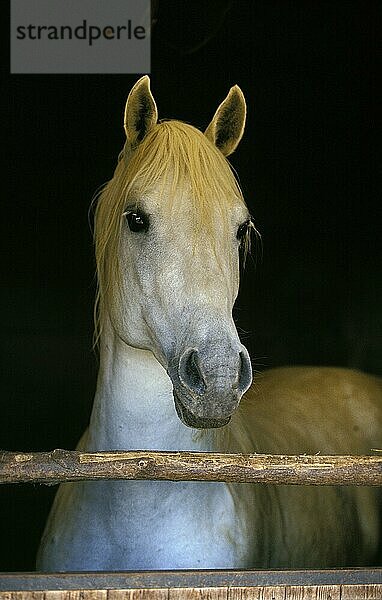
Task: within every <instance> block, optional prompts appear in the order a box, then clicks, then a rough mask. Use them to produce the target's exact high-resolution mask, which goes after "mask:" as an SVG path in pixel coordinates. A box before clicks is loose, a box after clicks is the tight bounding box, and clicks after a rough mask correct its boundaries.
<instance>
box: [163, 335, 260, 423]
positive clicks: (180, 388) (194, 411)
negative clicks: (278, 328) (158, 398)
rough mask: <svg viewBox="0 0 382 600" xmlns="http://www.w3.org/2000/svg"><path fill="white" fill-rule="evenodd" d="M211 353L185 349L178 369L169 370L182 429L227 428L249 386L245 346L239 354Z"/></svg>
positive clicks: (240, 349) (248, 361) (249, 373)
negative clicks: (185, 426) (184, 426)
mask: <svg viewBox="0 0 382 600" xmlns="http://www.w3.org/2000/svg"><path fill="white" fill-rule="evenodd" d="M211 350H213V348H212V349H211V348H209V352H208V354H207V353H206V352H202V351H199V350H198V349H196V348H188V349H187V350H185V351H184V352H183V354H182V355H181V357H180V359H179V361H178V366H177V369H171V370H169V375H170V377H171V379H172V382H173V394H174V401H175V408H176V411H177V414H178V416H179V418H180V420H181V421H182V422H183V423H184V424H185V425H187V426H188V427H193V428H196V429H210V428H216V427H223V426H224V425H227V423H229V421H230V419H231V416H232V414H233V413H234V412H235V410H236V409H237V407H238V405H239V403H240V400H241V397H242V396H243V394H244V392H246V390H247V389H248V388H249V387H250V385H251V383H252V369H251V362H250V359H249V355H248V351H247V349H246V348H245V347H244V346H242V345H240V347H239V349H238V351H233V350H232V348H229V349H224V350H225V351H222V350H223V349H222V348H219V350H220V351H219V352H213V351H212V352H211ZM174 362H175V361H174ZM174 362H173V363H172V364H174ZM171 371H172V372H171Z"/></svg>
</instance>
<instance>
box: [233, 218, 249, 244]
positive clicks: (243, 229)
mask: <svg viewBox="0 0 382 600" xmlns="http://www.w3.org/2000/svg"><path fill="white" fill-rule="evenodd" d="M250 224H251V222H250V220H249V219H248V220H247V221H245V223H242V224H241V225H239V228H238V230H237V234H236V237H237V239H238V240H239V241H240V242H241V241H242V240H243V239H244V237H245V236H246V235H247V233H248V229H249V226H250Z"/></svg>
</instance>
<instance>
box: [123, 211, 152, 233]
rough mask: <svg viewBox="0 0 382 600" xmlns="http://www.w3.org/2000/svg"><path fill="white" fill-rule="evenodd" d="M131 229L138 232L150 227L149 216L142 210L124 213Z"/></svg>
mask: <svg viewBox="0 0 382 600" xmlns="http://www.w3.org/2000/svg"><path fill="white" fill-rule="evenodd" d="M124 215H125V217H126V220H127V223H128V225H129V229H130V231H134V232H135V233H138V232H140V231H147V230H148V228H149V217H148V215H146V214H145V213H144V212H142V211H140V210H131V211H128V212H126V213H124Z"/></svg>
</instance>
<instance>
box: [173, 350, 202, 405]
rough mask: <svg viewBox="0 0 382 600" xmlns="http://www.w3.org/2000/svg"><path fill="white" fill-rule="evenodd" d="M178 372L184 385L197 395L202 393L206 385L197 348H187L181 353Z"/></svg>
mask: <svg viewBox="0 0 382 600" xmlns="http://www.w3.org/2000/svg"><path fill="white" fill-rule="evenodd" d="M178 372H179V379H180V381H181V383H182V384H183V385H184V387H186V388H187V389H188V390H189V391H190V392H193V393H194V394H197V395H198V396H201V395H202V394H204V392H205V391H206V388H207V385H206V381H205V379H204V377H203V374H202V370H201V366H200V360H199V353H198V351H197V350H195V349H194V348H189V349H188V350H186V351H185V352H184V353H183V354H182V356H181V357H180V361H179V370H178Z"/></svg>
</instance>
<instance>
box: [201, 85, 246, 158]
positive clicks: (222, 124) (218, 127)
mask: <svg viewBox="0 0 382 600" xmlns="http://www.w3.org/2000/svg"><path fill="white" fill-rule="evenodd" d="M246 114H247V106H246V103H245V98H244V94H243V92H242V91H241V89H240V88H239V86H238V85H234V86H233V87H231V89H230V91H229V92H228V96H227V97H226V99H225V100H223V102H222V103H221V104H220V106H219V108H218V109H217V111H216V113H215V114H214V117H213V119H212V121H211V123H210V124H209V125H208V127H207V129H206V131H205V132H204V133H205V135H206V137H207V138H208V139H209V140H210V141H211V142H212V143H213V144H215V146H216V147H217V148H218V149H219V150H220V151H221V152H222V153H223V154H224V156H228V155H229V154H232V152H233V151H234V150H236V147H237V145H238V144H239V142H240V140H241V138H242V135H243V133H244V126H245V117H246Z"/></svg>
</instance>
